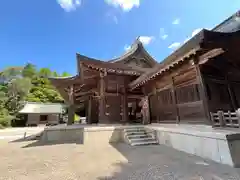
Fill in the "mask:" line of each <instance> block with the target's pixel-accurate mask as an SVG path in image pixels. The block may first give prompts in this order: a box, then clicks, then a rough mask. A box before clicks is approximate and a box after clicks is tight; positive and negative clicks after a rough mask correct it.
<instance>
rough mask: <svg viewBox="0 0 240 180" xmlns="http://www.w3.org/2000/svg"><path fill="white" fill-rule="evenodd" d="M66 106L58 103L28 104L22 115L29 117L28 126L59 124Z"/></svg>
mask: <svg viewBox="0 0 240 180" xmlns="http://www.w3.org/2000/svg"><path fill="white" fill-rule="evenodd" d="M65 107H66V105H64V104H58V103H36V102H27V103H26V104H25V105H24V107H23V109H22V110H20V111H19V113H20V114H26V115H27V123H26V125H27V126H31V125H39V124H47V125H56V124H59V120H60V115H61V114H62V113H63V112H64V111H65Z"/></svg>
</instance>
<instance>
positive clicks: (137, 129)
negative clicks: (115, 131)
mask: <svg viewBox="0 0 240 180" xmlns="http://www.w3.org/2000/svg"><path fill="white" fill-rule="evenodd" d="M124 131H125V132H135V131H145V129H144V128H128V129H124Z"/></svg>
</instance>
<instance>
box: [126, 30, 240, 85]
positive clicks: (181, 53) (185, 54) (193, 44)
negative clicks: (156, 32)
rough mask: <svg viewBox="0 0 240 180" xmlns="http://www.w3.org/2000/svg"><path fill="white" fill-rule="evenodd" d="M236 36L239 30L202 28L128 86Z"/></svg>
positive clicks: (151, 77)
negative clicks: (222, 30)
mask: <svg viewBox="0 0 240 180" xmlns="http://www.w3.org/2000/svg"><path fill="white" fill-rule="evenodd" d="M236 37H238V38H240V31H236V32H230V33H226V32H216V31H209V30H206V29H203V30H202V31H200V32H199V33H198V34H196V35H195V36H194V37H192V38H191V39H190V40H189V41H187V42H186V43H185V44H183V45H182V46H181V47H180V48H179V49H177V50H176V51H175V52H173V53H172V54H171V55H169V56H168V57H167V58H166V59H164V60H163V61H162V62H161V63H160V64H159V65H157V66H156V67H154V68H153V69H152V70H151V71H149V72H146V73H144V74H142V75H141V76H140V77H139V78H137V79H136V80H135V81H133V82H132V83H130V84H129V87H130V89H135V88H137V87H139V86H141V85H143V84H145V83H146V82H147V81H149V80H151V79H153V78H155V77H156V76H158V75H160V74H162V73H163V72H165V71H168V70H169V69H171V68H173V67H174V66H175V65H177V64H179V63H182V62H183V61H185V60H187V59H189V58H190V57H192V56H195V55H199V53H201V50H203V49H205V50H206V49H211V48H214V46H215V47H216V48H217V46H218V44H222V42H227V41H230V40H233V39H234V38H236Z"/></svg>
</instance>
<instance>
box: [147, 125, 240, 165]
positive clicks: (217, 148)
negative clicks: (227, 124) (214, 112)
mask: <svg viewBox="0 0 240 180" xmlns="http://www.w3.org/2000/svg"><path fill="white" fill-rule="evenodd" d="M148 128H151V129H154V130H155V132H156V136H157V138H158V142H159V144H164V145H167V146H170V147H172V148H174V149H177V150H180V151H184V152H186V153H189V154H193V155H197V156H200V157H203V158H206V159H210V160H213V161H215V162H218V163H222V164H227V165H230V166H234V167H239V166H240V155H239V152H240V133H239V132H236V131H235V132H234V131H233V130H234V129H233V130H229V131H227V130H221V129H212V127H210V126H203V125H195V126H190V125H159V124H156V125H154V124H152V125H149V126H148Z"/></svg>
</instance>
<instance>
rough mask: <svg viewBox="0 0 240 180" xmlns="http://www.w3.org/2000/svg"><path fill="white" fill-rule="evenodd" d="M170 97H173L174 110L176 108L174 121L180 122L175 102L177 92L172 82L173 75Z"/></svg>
mask: <svg viewBox="0 0 240 180" xmlns="http://www.w3.org/2000/svg"><path fill="white" fill-rule="evenodd" d="M172 97H173V104H174V106H175V110H176V123H180V116H179V109H178V104H177V94H176V89H175V84H174V77H172Z"/></svg>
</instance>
